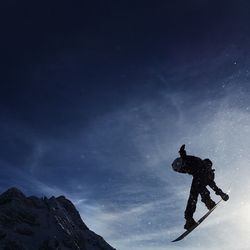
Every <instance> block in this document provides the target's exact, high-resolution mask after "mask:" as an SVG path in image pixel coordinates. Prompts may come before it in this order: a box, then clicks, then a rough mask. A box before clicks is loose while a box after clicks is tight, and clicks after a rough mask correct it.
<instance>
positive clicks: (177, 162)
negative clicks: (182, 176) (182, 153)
mask: <svg viewBox="0 0 250 250" xmlns="http://www.w3.org/2000/svg"><path fill="white" fill-rule="evenodd" d="M182 165H183V161H182V159H181V158H180V157H178V158H176V159H175V160H174V161H173V163H172V168H173V170H174V171H176V172H179V171H180V170H181V168H182Z"/></svg>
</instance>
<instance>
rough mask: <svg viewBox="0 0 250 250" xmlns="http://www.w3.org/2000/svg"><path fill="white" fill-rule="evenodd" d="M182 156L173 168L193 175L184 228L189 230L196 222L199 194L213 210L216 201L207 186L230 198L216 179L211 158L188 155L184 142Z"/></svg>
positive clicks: (181, 149)
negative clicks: (219, 186)
mask: <svg viewBox="0 0 250 250" xmlns="http://www.w3.org/2000/svg"><path fill="white" fill-rule="evenodd" d="M179 154H180V157H179V158H176V159H175V160H174V162H173V163H172V167H173V170H174V171H176V172H179V173H187V174H190V175H192V176H193V181H192V185H191V189H190V194H189V198H188V202H187V206H186V210H185V219H186V223H185V225H184V228H185V229H187V230H189V229H190V228H191V227H192V226H194V225H195V224H196V221H195V220H194V218H193V214H194V212H195V210H196V203H197V199H198V195H199V194H200V196H201V201H202V202H203V203H205V205H206V207H207V208H208V209H209V210H211V209H212V208H213V207H214V206H215V205H216V203H215V202H214V201H213V200H212V199H211V197H210V192H209V190H208V189H207V186H209V187H210V188H212V189H213V190H214V191H215V194H216V195H219V196H221V198H222V199H223V200H224V201H227V200H228V199H229V196H228V194H226V193H224V192H223V191H222V190H221V189H220V188H218V186H217V185H216V183H215V181H214V177H215V175H214V171H215V170H214V169H212V165H213V163H212V161H211V160H209V159H204V160H202V159H201V158H199V157H196V156H192V155H187V154H186V150H185V144H183V145H182V146H181V148H180V151H179Z"/></svg>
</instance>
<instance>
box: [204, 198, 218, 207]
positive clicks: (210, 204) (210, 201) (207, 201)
mask: <svg viewBox="0 0 250 250" xmlns="http://www.w3.org/2000/svg"><path fill="white" fill-rule="evenodd" d="M205 205H206V207H207V209H208V210H211V209H213V208H214V207H215V206H216V203H215V202H214V201H213V200H212V199H209V200H206V202H205Z"/></svg>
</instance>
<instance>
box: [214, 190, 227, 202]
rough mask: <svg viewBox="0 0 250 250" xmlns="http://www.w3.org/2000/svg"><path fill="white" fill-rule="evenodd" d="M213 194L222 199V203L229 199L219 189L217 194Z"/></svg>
mask: <svg viewBox="0 0 250 250" xmlns="http://www.w3.org/2000/svg"><path fill="white" fill-rule="evenodd" d="M215 194H217V195H219V196H220V197H221V198H222V200H224V201H227V200H228V199H229V195H228V194H226V193H224V192H222V190H221V189H219V190H218V191H217V192H215Z"/></svg>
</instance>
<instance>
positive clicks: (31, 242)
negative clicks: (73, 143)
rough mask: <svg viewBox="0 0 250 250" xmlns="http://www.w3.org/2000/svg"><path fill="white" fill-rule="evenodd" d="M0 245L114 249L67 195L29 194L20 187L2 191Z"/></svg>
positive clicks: (41, 249) (48, 249) (31, 249)
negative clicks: (40, 195)
mask: <svg viewBox="0 0 250 250" xmlns="http://www.w3.org/2000/svg"><path fill="white" fill-rule="evenodd" d="M0 249H20V250H25V249H26V250H34V249H37V250H54V249H55V250H69V249H75V250H114V248H112V247H111V246H110V245H109V244H108V243H107V242H105V241H104V239H103V238H102V237H101V236H99V235H97V234H95V233H94V232H92V231H91V230H89V229H88V227H87V226H86V225H85V224H84V222H83V221H82V219H81V217H80V214H79V213H78V211H77V210H76V208H75V206H74V205H73V203H72V202H71V201H69V200H68V199H66V198H65V197H64V196H60V197H57V198H55V197H53V196H52V197H51V198H49V199H48V198H46V197H44V198H38V197H35V196H31V197H26V196H25V195H24V194H23V193H22V192H21V191H20V190H18V189H17V188H10V189H8V190H7V191H6V192H4V193H3V194H1V195H0Z"/></svg>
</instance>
